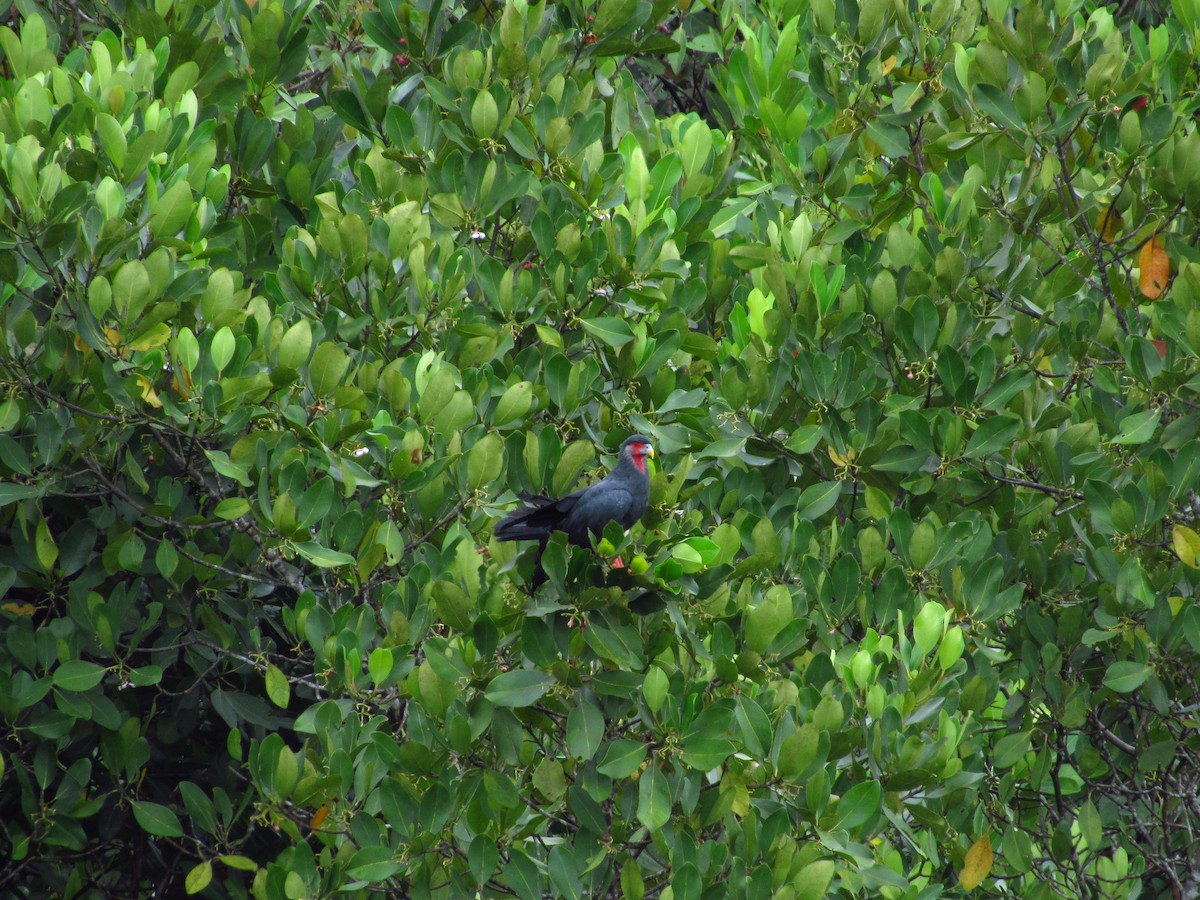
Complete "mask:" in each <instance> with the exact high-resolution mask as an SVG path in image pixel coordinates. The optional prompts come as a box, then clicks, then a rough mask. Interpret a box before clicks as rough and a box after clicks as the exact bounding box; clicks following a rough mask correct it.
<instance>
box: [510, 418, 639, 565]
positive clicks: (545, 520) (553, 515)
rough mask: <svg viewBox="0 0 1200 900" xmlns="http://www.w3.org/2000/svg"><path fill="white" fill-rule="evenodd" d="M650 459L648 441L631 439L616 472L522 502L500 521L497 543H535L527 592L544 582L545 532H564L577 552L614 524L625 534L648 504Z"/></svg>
mask: <svg viewBox="0 0 1200 900" xmlns="http://www.w3.org/2000/svg"><path fill="white" fill-rule="evenodd" d="M648 456H654V447H652V446H651V444H650V438H648V437H643V436H642V435H640V434H635V435H633V437H630V438H626V439H625V442H624V443H623V444H621V450H620V455H619V457H618V459H617V465H616V468H614V469H613V470H612V471H611V472H609V473H608V476H607V477H606V478H605V479H604V480H603V481H600V482H597V483H596V484H593V485H592V486H591V487H585V488H583V489H582V490H579V491H576V492H575V493H573V494H568V495H567V496H565V497H563V498H561V499H559V500H555V499H554V498H552V497H529V496H524V497H522V498H521V499H523V500H524V501H525V502H526V505H525V506H522V507H521V508H520V509H517V510H514V511H513V512H511V513H509V514H508V515H507V516H505V517H504V518H503V519H501V520H500V521H499V522H498V523H497V524H496V528H495V535H496V539H497V540H500V541H538V553H537V568H536V570H535V571H534V574H533V583H532V584H531V588H536V587H537V586H538V585H539V584H541V583H542V582H543V581H545V580H546V572H545V570H544V569H543V568H542V552H543V551H544V550H545V549H546V541H547V540H549V538H550V534H551V532H554V531H563V532H566V535H567V540H568V541H570V542H571V543H572V544H575V545H576V546H579V547H588V546H591V538H592V536H593V535H594V536H596V537H597V538H598V537H600V536H601V535H602V534H603V533H604V526H605V525H607V524H608V523H609V522H616V523H617V524H618V525H620V526H621V527H622V528H629V527H631V526H632V525H633V523H634V522H636V521H638V519H640V518H641V517H642V515H643V514H644V513H645V512H646V504H647V503H648V502H649V500H650V473H649V472H647V471H646V457H648Z"/></svg>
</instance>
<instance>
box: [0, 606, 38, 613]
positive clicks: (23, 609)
mask: <svg viewBox="0 0 1200 900" xmlns="http://www.w3.org/2000/svg"><path fill="white" fill-rule="evenodd" d="M0 609H3V610H4V611H5V612H6V613H9V614H11V615H14V616H32V615H33V614H34V613H35V612H37V607H36V606H34V605H33V604H31V603H5V604H4V606H0Z"/></svg>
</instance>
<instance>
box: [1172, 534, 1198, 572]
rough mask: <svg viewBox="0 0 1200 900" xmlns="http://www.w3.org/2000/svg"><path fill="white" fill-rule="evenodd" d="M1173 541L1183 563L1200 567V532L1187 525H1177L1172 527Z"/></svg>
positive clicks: (1190, 566)
mask: <svg viewBox="0 0 1200 900" xmlns="http://www.w3.org/2000/svg"><path fill="white" fill-rule="evenodd" d="M1171 543H1173V544H1174V545H1175V555H1176V556H1178V557H1179V561H1180V562H1181V563H1183V564H1184V565H1185V566H1187V567H1189V568H1192V569H1200V534H1196V532H1194V531H1192V529H1190V528H1188V527H1187V526H1186V525H1176V526H1175V527H1174V528H1172V529H1171Z"/></svg>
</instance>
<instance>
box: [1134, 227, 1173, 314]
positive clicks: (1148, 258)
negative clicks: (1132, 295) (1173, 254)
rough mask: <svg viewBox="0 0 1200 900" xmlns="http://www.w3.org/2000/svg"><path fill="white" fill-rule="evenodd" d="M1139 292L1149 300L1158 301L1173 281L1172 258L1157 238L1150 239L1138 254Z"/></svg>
mask: <svg viewBox="0 0 1200 900" xmlns="http://www.w3.org/2000/svg"><path fill="white" fill-rule="evenodd" d="M1138 268H1140V269H1141V274H1140V275H1139V276H1138V290H1140V291H1141V292H1142V294H1144V295H1145V296H1146V297H1147V298H1149V299H1151V300H1157V299H1158V298H1159V296H1160V295H1161V294H1162V292H1163V291H1164V290H1165V289H1166V287H1167V282H1168V281H1170V279H1171V258H1170V257H1169V256H1167V251H1166V250H1164V249H1163V246H1162V244H1160V243H1159V242H1158V239H1157V238H1150V240H1148V241H1146V243H1144V244H1143V245H1142V249H1141V252H1139V253H1138Z"/></svg>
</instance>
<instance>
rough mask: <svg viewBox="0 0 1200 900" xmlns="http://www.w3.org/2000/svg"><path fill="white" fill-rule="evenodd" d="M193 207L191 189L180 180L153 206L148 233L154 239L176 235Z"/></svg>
mask: <svg viewBox="0 0 1200 900" xmlns="http://www.w3.org/2000/svg"><path fill="white" fill-rule="evenodd" d="M194 207H195V201H194V200H193V199H192V189H191V187H190V186H189V185H188V183H187V180H186V179H183V178H181V179H179V181H177V182H175V184H173V185H171V187H170V188H168V189H167V190H166V192H165V193H163V195H162V196H161V197H159V198H158V202H157V203H155V204H154V211H153V212H152V213H151V215H150V233H151V234H152V235H153V236H154V237H155V239H162V238H164V237H170V236H172V235H174V234H177V233H178V232H179V231H180V230H181V229H182V228H183V226H184V225H186V224H187V220H188V219H189V218H191V215H192V210H193V208H194Z"/></svg>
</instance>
